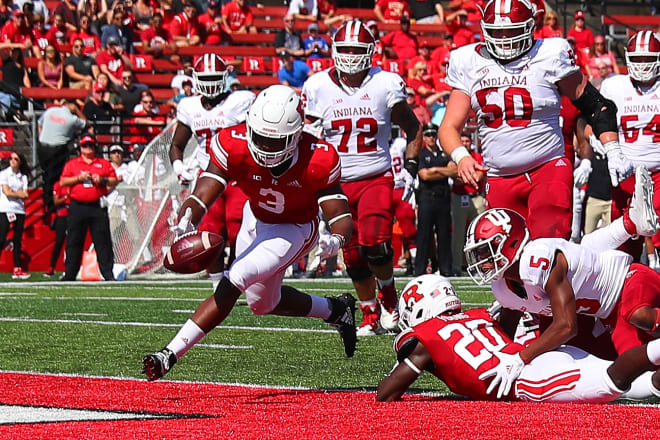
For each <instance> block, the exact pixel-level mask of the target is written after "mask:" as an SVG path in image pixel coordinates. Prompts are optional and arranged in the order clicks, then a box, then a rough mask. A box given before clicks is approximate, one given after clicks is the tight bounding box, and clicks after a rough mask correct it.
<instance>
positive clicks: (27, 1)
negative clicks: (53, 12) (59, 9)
mask: <svg viewBox="0 0 660 440" xmlns="http://www.w3.org/2000/svg"><path fill="white" fill-rule="evenodd" d="M14 5H16V6H18V9H20V10H21V11H23V12H24V13H25V11H24V8H25V5H32V11H31V12H32V14H33V15H34V16H36V15H41V16H42V17H43V19H44V21H46V22H48V21H49V19H50V10H48V6H47V5H46V3H45V2H44V1H43V0H14Z"/></svg>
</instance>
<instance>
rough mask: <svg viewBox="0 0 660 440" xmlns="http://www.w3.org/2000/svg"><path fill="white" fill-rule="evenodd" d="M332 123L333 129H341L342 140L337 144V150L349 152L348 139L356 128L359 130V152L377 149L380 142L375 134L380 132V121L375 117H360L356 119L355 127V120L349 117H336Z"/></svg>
mask: <svg viewBox="0 0 660 440" xmlns="http://www.w3.org/2000/svg"><path fill="white" fill-rule="evenodd" d="M331 125H332V129H333V130H336V131H338V130H340V129H341V140H340V141H339V145H337V152H339V153H348V141H349V139H350V137H351V132H352V131H353V129H354V128H355V129H356V130H358V134H357V153H358V154H359V153H368V152H370V151H376V148H377V147H378V144H377V143H376V139H375V137H374V136H376V133H377V132H378V121H376V120H375V119H374V118H360V119H358V120H357V121H355V127H353V120H352V119H349V118H346V119H335V120H333V121H332V123H331Z"/></svg>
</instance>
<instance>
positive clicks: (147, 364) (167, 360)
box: [142, 348, 176, 380]
mask: <svg viewBox="0 0 660 440" xmlns="http://www.w3.org/2000/svg"><path fill="white" fill-rule="evenodd" d="M142 363H143V364H144V368H142V372H143V373H144V374H146V375H147V379H149V380H156V379H160V378H161V377H163V376H165V375H166V374H167V372H168V371H170V370H171V369H172V367H173V366H174V364H176V355H175V354H174V352H173V351H172V350H170V349H168V348H163V349H162V350H160V351H157V352H155V353H153V354H149V355H147V356H145V357H144V359H142Z"/></svg>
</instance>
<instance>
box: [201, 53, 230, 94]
mask: <svg viewBox="0 0 660 440" xmlns="http://www.w3.org/2000/svg"><path fill="white" fill-rule="evenodd" d="M230 70H231V69H230V68H229V67H227V64H226V63H225V60H223V59H222V58H220V55H216V54H214V53H205V54H204V55H202V56H201V57H199V59H198V60H197V62H196V63H195V68H194V70H193V78H194V80H195V89H196V90H197V91H198V92H199V94H200V95H202V96H204V97H206V98H209V99H213V98H215V97H217V96H218V95H220V94H221V93H222V92H223V91H224V89H225V79H226V78H227V74H228V73H229V71H230Z"/></svg>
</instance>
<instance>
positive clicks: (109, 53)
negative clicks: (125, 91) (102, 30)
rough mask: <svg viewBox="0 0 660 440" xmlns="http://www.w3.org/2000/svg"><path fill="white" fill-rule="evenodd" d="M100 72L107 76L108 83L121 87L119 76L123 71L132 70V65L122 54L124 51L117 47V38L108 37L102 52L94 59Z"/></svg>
mask: <svg viewBox="0 0 660 440" xmlns="http://www.w3.org/2000/svg"><path fill="white" fill-rule="evenodd" d="M96 62H97V63H98V65H99V69H100V70H101V72H103V73H105V74H106V75H108V78H110V81H111V82H112V83H113V84H114V85H116V86H118V87H121V84H122V81H121V74H122V72H123V71H124V69H132V68H133V64H132V63H131V60H130V58H128V56H127V55H126V54H125V53H124V49H123V48H122V47H121V46H120V45H119V40H118V39H117V37H109V38H108V40H107V46H106V49H105V50H104V51H101V53H99V56H98V57H96Z"/></svg>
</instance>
